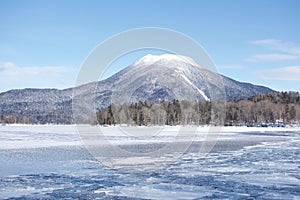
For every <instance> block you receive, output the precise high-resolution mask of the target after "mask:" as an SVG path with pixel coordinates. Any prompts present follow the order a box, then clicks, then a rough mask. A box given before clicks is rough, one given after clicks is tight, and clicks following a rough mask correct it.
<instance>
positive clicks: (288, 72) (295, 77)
mask: <svg viewBox="0 0 300 200" xmlns="http://www.w3.org/2000/svg"><path fill="white" fill-rule="evenodd" d="M257 74H259V77H260V78H261V79H264V80H280V81H300V66H287V67H280V68H276V69H268V70H260V71H257Z"/></svg>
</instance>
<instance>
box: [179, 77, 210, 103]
mask: <svg viewBox="0 0 300 200" xmlns="http://www.w3.org/2000/svg"><path fill="white" fill-rule="evenodd" d="M177 72H178V73H179V74H180V76H181V77H182V78H183V79H184V80H185V81H186V82H187V83H188V84H189V85H190V86H192V87H193V88H195V89H196V90H197V91H198V92H199V93H200V94H201V95H202V97H203V98H204V99H205V101H210V99H209V98H208V97H207V96H206V95H205V93H204V92H203V91H202V90H200V89H199V88H198V87H197V86H196V85H194V84H193V83H192V82H191V81H190V80H189V79H188V77H186V76H185V75H184V74H183V73H182V72H180V71H177Z"/></svg>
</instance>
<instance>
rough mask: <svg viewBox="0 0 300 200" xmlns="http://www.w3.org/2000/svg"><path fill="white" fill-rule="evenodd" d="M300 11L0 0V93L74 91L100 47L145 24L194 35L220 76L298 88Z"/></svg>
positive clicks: (282, 0) (291, 7) (292, 7)
mask: <svg viewBox="0 0 300 200" xmlns="http://www.w3.org/2000/svg"><path fill="white" fill-rule="evenodd" d="M299 11H300V2H299V1H297V0H294V1H292V0H272V1H270V0H269V1H268V0H251V1H238V0H226V1H221V0H207V1H204V0H194V1H193V0H189V1H183V0H180V1H179V0H164V1H154V0H152V1H149V0H144V1H134V0H131V1H121V0H120V1H116V0H110V1H83V0H77V1H73V0H49V1H47V0H44V1H37V0H36V1H30V0H27V1H17V0H0V27H1V29H0V36H1V37H0V77H1V78H0V91H7V90H10V89H15V88H26V87H36V88H44V87H50V88H67V87H71V86H73V85H74V82H75V80H76V77H77V74H78V72H79V69H80V66H81V65H82V63H83V62H84V60H85V59H86V57H87V56H88V55H89V53H90V52H91V51H92V50H93V49H94V48H95V47H96V46H97V45H98V44H100V43H101V42H103V41H104V40H105V39H107V38H108V37H110V36H112V35H115V34H118V33H120V32H123V31H126V30H129V29H134V28H143V27H162V28H168V29H173V30H176V31H179V32H181V33H183V34H186V35H187V36H189V37H191V38H193V39H194V40H196V41H197V42H198V43H199V44H200V45H202V46H203V47H204V49H205V50H206V51H207V53H208V54H209V55H210V57H211V58H212V60H213V61H214V63H215V64H216V66H217V69H218V71H219V72H220V73H221V74H224V75H226V76H229V77H231V78H234V79H236V80H239V81H244V82H250V83H253V84H260V85H265V86H268V87H271V88H272V89H275V90H279V91H300V34H299V32H300V23H299V19H300V12H299ZM130 58H131V59H130ZM130 58H127V59H123V60H122V62H119V63H118V65H120V66H117V67H115V68H113V69H112V70H111V72H110V73H112V72H113V71H114V70H116V71H117V70H120V69H121V68H123V67H125V66H127V65H128V64H130V63H132V62H134V61H135V60H134V59H136V58H134V56H133V57H130ZM133 58H134V59H133Z"/></svg>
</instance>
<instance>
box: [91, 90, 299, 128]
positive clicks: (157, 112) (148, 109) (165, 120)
mask: <svg viewBox="0 0 300 200" xmlns="http://www.w3.org/2000/svg"><path fill="white" fill-rule="evenodd" d="M220 103H223V104H224V105H225V108H224V112H225V115H224V118H225V119H224V121H223V122H222V123H224V124H223V125H227V126H231V125H247V126H257V125H266V124H269V125H275V126H276V125H277V126H279V125H280V126H281V125H282V124H298V123H299V122H300V97H299V93H298V92H274V93H270V94H263V95H257V96H254V97H251V98H249V99H244V100H238V101H226V102H208V101H200V102H196V101H194V102H191V101H178V100H173V101H172V102H165V101H162V102H159V103H155V102H148V101H143V102H142V101H140V102H137V103H131V104H129V105H128V104H123V105H114V104H111V105H110V106H108V107H107V108H105V109H102V110H99V111H98V112H97V114H96V118H94V120H93V124H100V125H112V124H127V125H138V126H148V125H187V124H190V125H207V124H212V123H213V122H212V114H213V113H212V108H213V106H214V105H216V104H220Z"/></svg>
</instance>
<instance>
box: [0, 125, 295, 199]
mask: <svg viewBox="0 0 300 200" xmlns="http://www.w3.org/2000/svg"><path fill="white" fill-rule="evenodd" d="M10 198H11V199H39V198H40V199H66V198H69V199H76V198H82V199H132V198H134V199H218V198H220V199H300V128H247V127H214V128H212V127H91V126H71V125H70V126H66V125H41V126H27V125H14V126H13V125H10V126H0V199H10Z"/></svg>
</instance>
